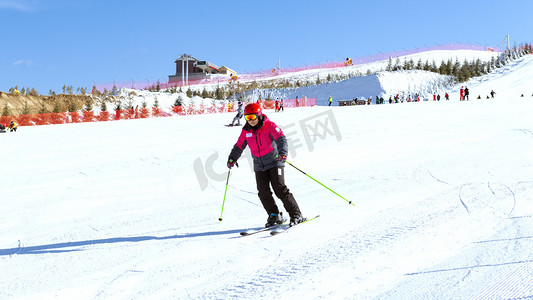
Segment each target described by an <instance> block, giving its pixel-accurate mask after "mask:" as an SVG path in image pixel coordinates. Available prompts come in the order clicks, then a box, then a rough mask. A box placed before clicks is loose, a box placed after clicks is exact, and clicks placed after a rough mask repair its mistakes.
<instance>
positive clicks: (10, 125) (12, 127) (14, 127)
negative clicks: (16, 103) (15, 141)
mask: <svg viewBox="0 0 533 300" xmlns="http://www.w3.org/2000/svg"><path fill="white" fill-rule="evenodd" d="M17 127H18V125H17V123H15V122H14V121H11V124H9V129H10V130H9V131H11V132H13V131H17Z"/></svg>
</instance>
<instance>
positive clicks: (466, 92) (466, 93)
mask: <svg viewBox="0 0 533 300" xmlns="http://www.w3.org/2000/svg"><path fill="white" fill-rule="evenodd" d="M468 96H470V90H469V89H468V87H465V96H464V98H463V100H470V98H469V97H468Z"/></svg>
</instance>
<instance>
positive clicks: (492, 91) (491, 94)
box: [490, 90, 496, 98]
mask: <svg viewBox="0 0 533 300" xmlns="http://www.w3.org/2000/svg"><path fill="white" fill-rule="evenodd" d="M494 95H496V92H495V91H494V90H491V91H490V96H491V97H492V98H494Z"/></svg>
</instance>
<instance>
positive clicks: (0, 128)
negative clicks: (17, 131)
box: [0, 123, 6, 132]
mask: <svg viewBox="0 0 533 300" xmlns="http://www.w3.org/2000/svg"><path fill="white" fill-rule="evenodd" d="M0 132H6V126H4V124H2V123H0Z"/></svg>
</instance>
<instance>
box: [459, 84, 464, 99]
mask: <svg viewBox="0 0 533 300" xmlns="http://www.w3.org/2000/svg"><path fill="white" fill-rule="evenodd" d="M463 100H465V89H464V87H461V89H460V90H459V101H463Z"/></svg>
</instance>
